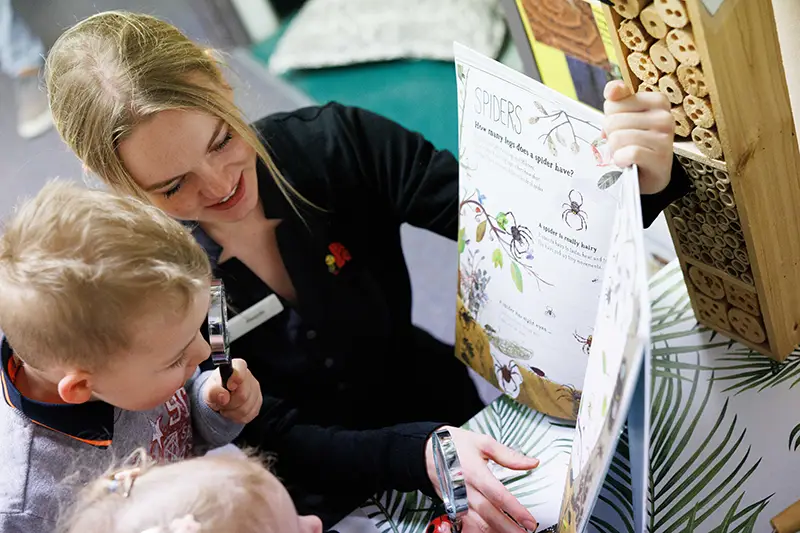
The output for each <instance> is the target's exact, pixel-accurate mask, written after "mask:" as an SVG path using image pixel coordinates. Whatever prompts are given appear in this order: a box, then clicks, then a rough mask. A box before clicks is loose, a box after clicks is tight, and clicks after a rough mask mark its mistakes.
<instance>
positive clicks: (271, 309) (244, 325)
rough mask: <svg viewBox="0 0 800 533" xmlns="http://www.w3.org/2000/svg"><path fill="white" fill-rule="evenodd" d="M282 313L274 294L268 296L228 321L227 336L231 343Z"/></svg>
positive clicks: (280, 304)
mask: <svg viewBox="0 0 800 533" xmlns="http://www.w3.org/2000/svg"><path fill="white" fill-rule="evenodd" d="M281 311H283V304H282V303H281V301H280V300H279V299H278V297H277V296H276V295H274V294H270V295H269V296H267V297H266V298H264V299H263V300H261V301H260V302H258V303H257V304H255V305H254V306H252V307H249V308H247V309H245V310H244V311H242V312H241V313H239V314H238V315H236V316H234V317H231V318H230V319H229V320H228V336H229V338H230V340H231V342H233V341H235V340H236V339H238V338H239V337H241V336H242V335H244V334H246V333H249V332H250V330H252V329H254V328H256V327H258V326H260V325H261V324H263V323H264V322H266V321H267V320H269V319H270V318H272V317H274V316H275V315H277V314H278V313H280V312H281Z"/></svg>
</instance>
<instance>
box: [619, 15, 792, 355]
mask: <svg viewBox="0 0 800 533" xmlns="http://www.w3.org/2000/svg"><path fill="white" fill-rule="evenodd" d="M604 11H605V14H606V17H607V19H608V22H609V25H610V26H611V27H612V28H615V29H616V30H617V31H616V33H612V38H613V40H614V47H615V51H616V53H617V55H618V59H619V62H620V67H621V68H622V71H623V77H624V79H625V82H626V83H627V85H628V86H629V87H630V88H631V89H632V90H635V91H660V92H662V93H664V94H665V95H666V96H667V98H668V99H669V101H670V102H671V104H672V106H673V107H672V114H673V116H674V118H675V127H676V143H675V153H676V155H677V156H678V160H679V162H680V164H681V165H683V167H684V168H685V169H686V171H687V173H688V174H689V176H690V179H691V180H692V182H693V185H694V188H693V190H692V191H691V193H690V194H688V195H687V196H686V197H684V198H682V199H681V200H679V201H677V202H675V203H674V204H672V205H671V206H670V207H669V208H668V210H667V212H666V218H667V224H668V226H669V230H670V233H671V235H672V239H673V241H674V243H675V248H676V251H677V254H678V257H679V260H680V263H681V267H682V269H683V273H684V276H685V278H686V280H687V286H688V289H689V296H690V299H691V302H692V307H693V308H694V311H695V315H696V317H697V319H698V321H699V322H700V323H702V324H704V325H706V326H708V327H710V328H712V329H714V330H716V331H719V332H721V333H723V334H725V335H726V336H728V337H731V338H733V339H735V340H737V341H739V342H741V343H743V344H745V345H747V346H749V347H751V348H753V349H754V350H756V351H758V352H760V353H762V354H764V355H767V356H769V357H772V358H773V359H776V360H779V361H781V360H783V359H785V358H786V357H787V356H788V355H789V354H790V353H791V352H792V350H793V349H794V348H795V346H797V345H798V343H800V150H798V143H797V139H796V134H795V126H794V120H793V117H792V109H791V105H790V100H789V92H788V89H787V83H786V77H785V73H784V66H783V62H782V58H781V49H780V45H779V41H778V33H777V29H776V24H775V17H774V13H773V6H772V0H614V7H613V8H609V7H604ZM797 60H798V61H800V58H798V59H797Z"/></svg>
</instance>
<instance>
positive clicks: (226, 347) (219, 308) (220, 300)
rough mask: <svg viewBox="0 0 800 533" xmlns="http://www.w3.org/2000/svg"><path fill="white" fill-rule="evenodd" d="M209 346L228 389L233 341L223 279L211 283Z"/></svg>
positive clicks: (213, 359) (231, 371)
mask: <svg viewBox="0 0 800 533" xmlns="http://www.w3.org/2000/svg"><path fill="white" fill-rule="evenodd" d="M208 344H209V345H210V346H211V361H212V362H213V363H214V366H215V367H217V368H219V373H220V376H221V377H222V386H223V387H225V388H226V389H227V388H228V378H230V377H231V375H232V374H233V365H232V364H231V339H230V334H229V333H228V308H227V306H226V305H225V284H224V283H223V282H222V280H221V279H215V280H212V281H211V303H210V304H209V306H208Z"/></svg>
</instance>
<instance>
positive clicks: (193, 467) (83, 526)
mask: <svg viewBox="0 0 800 533" xmlns="http://www.w3.org/2000/svg"><path fill="white" fill-rule="evenodd" d="M125 463H126V466H123V467H122V468H114V469H112V470H110V471H109V472H108V473H106V474H105V475H103V476H102V477H100V478H98V479H96V480H94V481H92V482H90V483H89V484H88V485H87V486H86V487H85V488H84V489H83V490H82V491H81V492H80V493H79V494H78V498H77V500H76V501H75V503H74V504H72V505H71V506H70V507H69V508H68V509H67V510H66V512H65V513H64V514H62V516H61V517H60V520H59V524H58V531H60V532H61V533H143V532H145V531H147V532H148V533H149V532H151V531H152V532H156V531H157V532H158V533H169V532H170V531H171V529H170V524H171V523H173V521H175V520H177V521H179V522H180V521H181V520H184V521H189V522H193V523H196V524H197V525H196V526H195V527H197V528H198V529H199V531H201V532H213V533H226V532H230V533H234V532H235V533H270V532H275V533H277V532H278V531H280V530H281V524H278V523H276V517H277V516H278V515H279V513H278V512H277V508H276V500H277V498H276V496H277V494H278V491H279V490H281V487H280V482H279V481H278V479H277V478H276V477H275V476H274V475H272V474H271V473H270V472H269V470H268V469H267V465H268V461H267V460H265V458H263V457H259V456H258V455H256V454H255V453H254V452H252V451H244V452H242V451H240V450H232V451H223V452H217V454H215V455H205V456H203V457H197V458H194V459H188V460H185V461H179V462H176V463H171V464H166V465H156V464H154V463H153V462H152V461H151V460H150V459H149V458H148V457H147V455H146V453H145V452H144V450H137V451H136V452H134V453H133V454H132V455H131V456H130V457H129V458H128V460H127V461H125ZM286 498H287V500H288V496H286ZM174 530H175V529H174V528H173V529H172V531H174ZM191 531H193V530H191Z"/></svg>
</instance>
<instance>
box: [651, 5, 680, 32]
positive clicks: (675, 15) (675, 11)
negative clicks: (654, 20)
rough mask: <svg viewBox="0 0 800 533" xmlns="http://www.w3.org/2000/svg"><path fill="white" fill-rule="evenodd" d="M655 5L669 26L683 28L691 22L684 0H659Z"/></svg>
mask: <svg viewBox="0 0 800 533" xmlns="http://www.w3.org/2000/svg"><path fill="white" fill-rule="evenodd" d="M653 5H655V7H656V11H658V14H659V15H660V16H661V19H662V20H663V21H664V22H665V23H666V24H667V26H671V27H673V28H683V27H684V26H686V25H687V24H689V14H688V13H687V12H686V5H685V4H684V3H683V2H682V0H657V1H656V2H654V3H653Z"/></svg>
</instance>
